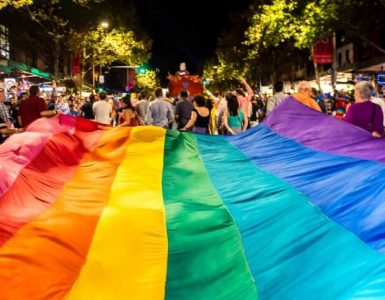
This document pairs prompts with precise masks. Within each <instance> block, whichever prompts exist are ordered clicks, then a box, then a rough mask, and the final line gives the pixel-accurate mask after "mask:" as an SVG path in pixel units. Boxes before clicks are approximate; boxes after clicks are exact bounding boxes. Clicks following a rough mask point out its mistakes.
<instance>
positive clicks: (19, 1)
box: [0, 0, 33, 9]
mask: <svg viewBox="0 0 385 300" xmlns="http://www.w3.org/2000/svg"><path fill="white" fill-rule="evenodd" d="M32 3H33V0H3V1H0V9H2V8H4V7H7V6H13V7H15V8H20V7H23V6H27V5H31V4H32Z"/></svg>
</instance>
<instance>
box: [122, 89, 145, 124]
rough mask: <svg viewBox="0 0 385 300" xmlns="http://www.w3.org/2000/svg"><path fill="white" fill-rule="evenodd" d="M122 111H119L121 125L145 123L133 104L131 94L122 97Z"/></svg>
mask: <svg viewBox="0 0 385 300" xmlns="http://www.w3.org/2000/svg"><path fill="white" fill-rule="evenodd" d="M120 108H121V112H120V113H119V126H130V127H134V126H139V125H144V122H143V120H142V119H141V118H140V117H139V116H138V114H137V113H136V111H135V109H134V107H133V106H132V104H131V99H130V96H129V95H126V96H124V97H123V98H122V99H120Z"/></svg>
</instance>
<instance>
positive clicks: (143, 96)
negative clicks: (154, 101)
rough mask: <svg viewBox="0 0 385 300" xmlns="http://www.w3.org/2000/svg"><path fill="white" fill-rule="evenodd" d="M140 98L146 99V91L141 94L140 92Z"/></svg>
mask: <svg viewBox="0 0 385 300" xmlns="http://www.w3.org/2000/svg"><path fill="white" fill-rule="evenodd" d="M140 96H141V97H142V99H147V98H148V93H147V91H141V92H140Z"/></svg>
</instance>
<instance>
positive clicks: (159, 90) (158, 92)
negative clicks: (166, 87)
mask: <svg viewBox="0 0 385 300" xmlns="http://www.w3.org/2000/svg"><path fill="white" fill-rule="evenodd" d="M159 97H163V90H162V88H160V87H159V88H156V89H155V98H159Z"/></svg>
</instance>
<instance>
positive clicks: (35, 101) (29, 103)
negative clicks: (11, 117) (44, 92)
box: [20, 85, 58, 127]
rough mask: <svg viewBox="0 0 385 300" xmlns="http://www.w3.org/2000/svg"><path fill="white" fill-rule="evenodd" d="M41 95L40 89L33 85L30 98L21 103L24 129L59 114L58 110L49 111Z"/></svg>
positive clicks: (30, 89)
mask: <svg viewBox="0 0 385 300" xmlns="http://www.w3.org/2000/svg"><path fill="white" fill-rule="evenodd" d="M39 95H40V89H39V87H38V86H37V85H33V86H31V87H30V88H29V98H27V99H25V100H23V101H21V102H20V121H21V124H20V125H21V126H22V127H27V126H28V125H29V124H31V123H32V122H33V121H35V120H37V119H39V118H41V117H52V116H54V115H56V114H57V113H58V112H57V111H56V110H47V104H46V103H45V101H44V99H42V98H40V97H39Z"/></svg>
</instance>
